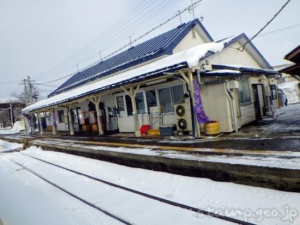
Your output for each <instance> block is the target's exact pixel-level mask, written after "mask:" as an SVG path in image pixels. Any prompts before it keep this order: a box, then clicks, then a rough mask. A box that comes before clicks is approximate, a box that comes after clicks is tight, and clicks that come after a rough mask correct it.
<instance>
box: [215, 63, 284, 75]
mask: <svg viewBox="0 0 300 225" xmlns="http://www.w3.org/2000/svg"><path fill="white" fill-rule="evenodd" d="M212 67H213V69H220V70H237V71H240V72H249V73H262V74H267V75H268V74H269V75H275V74H278V71H275V70H269V69H261V68H254V67H248V66H243V65H234V64H218V65H217V64H213V65H212Z"/></svg>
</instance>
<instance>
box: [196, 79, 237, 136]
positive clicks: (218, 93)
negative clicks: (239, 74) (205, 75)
mask: <svg viewBox="0 0 300 225" xmlns="http://www.w3.org/2000/svg"><path fill="white" fill-rule="evenodd" d="M200 91H201V92H200V94H201V99H202V103H203V107H204V111H205V113H206V115H207V116H208V117H209V119H210V120H215V121H218V123H219V130H220V132H232V131H233V125H232V119H231V118H232V116H231V106H230V100H229V98H228V96H227V93H226V88H225V84H213V85H205V86H200Z"/></svg>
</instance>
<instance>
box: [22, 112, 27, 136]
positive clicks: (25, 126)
mask: <svg viewBox="0 0 300 225" xmlns="http://www.w3.org/2000/svg"><path fill="white" fill-rule="evenodd" d="M22 120H23V123H24V128H25V132H26V134H28V130H27V129H28V127H27V122H26V118H25V116H24V115H22Z"/></svg>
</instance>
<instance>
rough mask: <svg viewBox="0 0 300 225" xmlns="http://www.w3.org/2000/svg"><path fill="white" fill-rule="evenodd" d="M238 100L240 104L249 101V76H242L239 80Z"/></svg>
mask: <svg viewBox="0 0 300 225" xmlns="http://www.w3.org/2000/svg"><path fill="white" fill-rule="evenodd" d="M239 101H240V104H242V105H243V104H249V103H251V95H250V88H249V78H242V79H241V80H240V87H239Z"/></svg>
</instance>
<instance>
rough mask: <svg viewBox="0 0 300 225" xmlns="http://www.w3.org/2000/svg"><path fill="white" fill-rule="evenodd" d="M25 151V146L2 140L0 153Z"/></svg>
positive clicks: (0, 141)
mask: <svg viewBox="0 0 300 225" xmlns="http://www.w3.org/2000/svg"><path fill="white" fill-rule="evenodd" d="M21 149H23V145H21V144H17V143H11V142H7V141H3V140H0V152H7V151H14V150H21Z"/></svg>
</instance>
